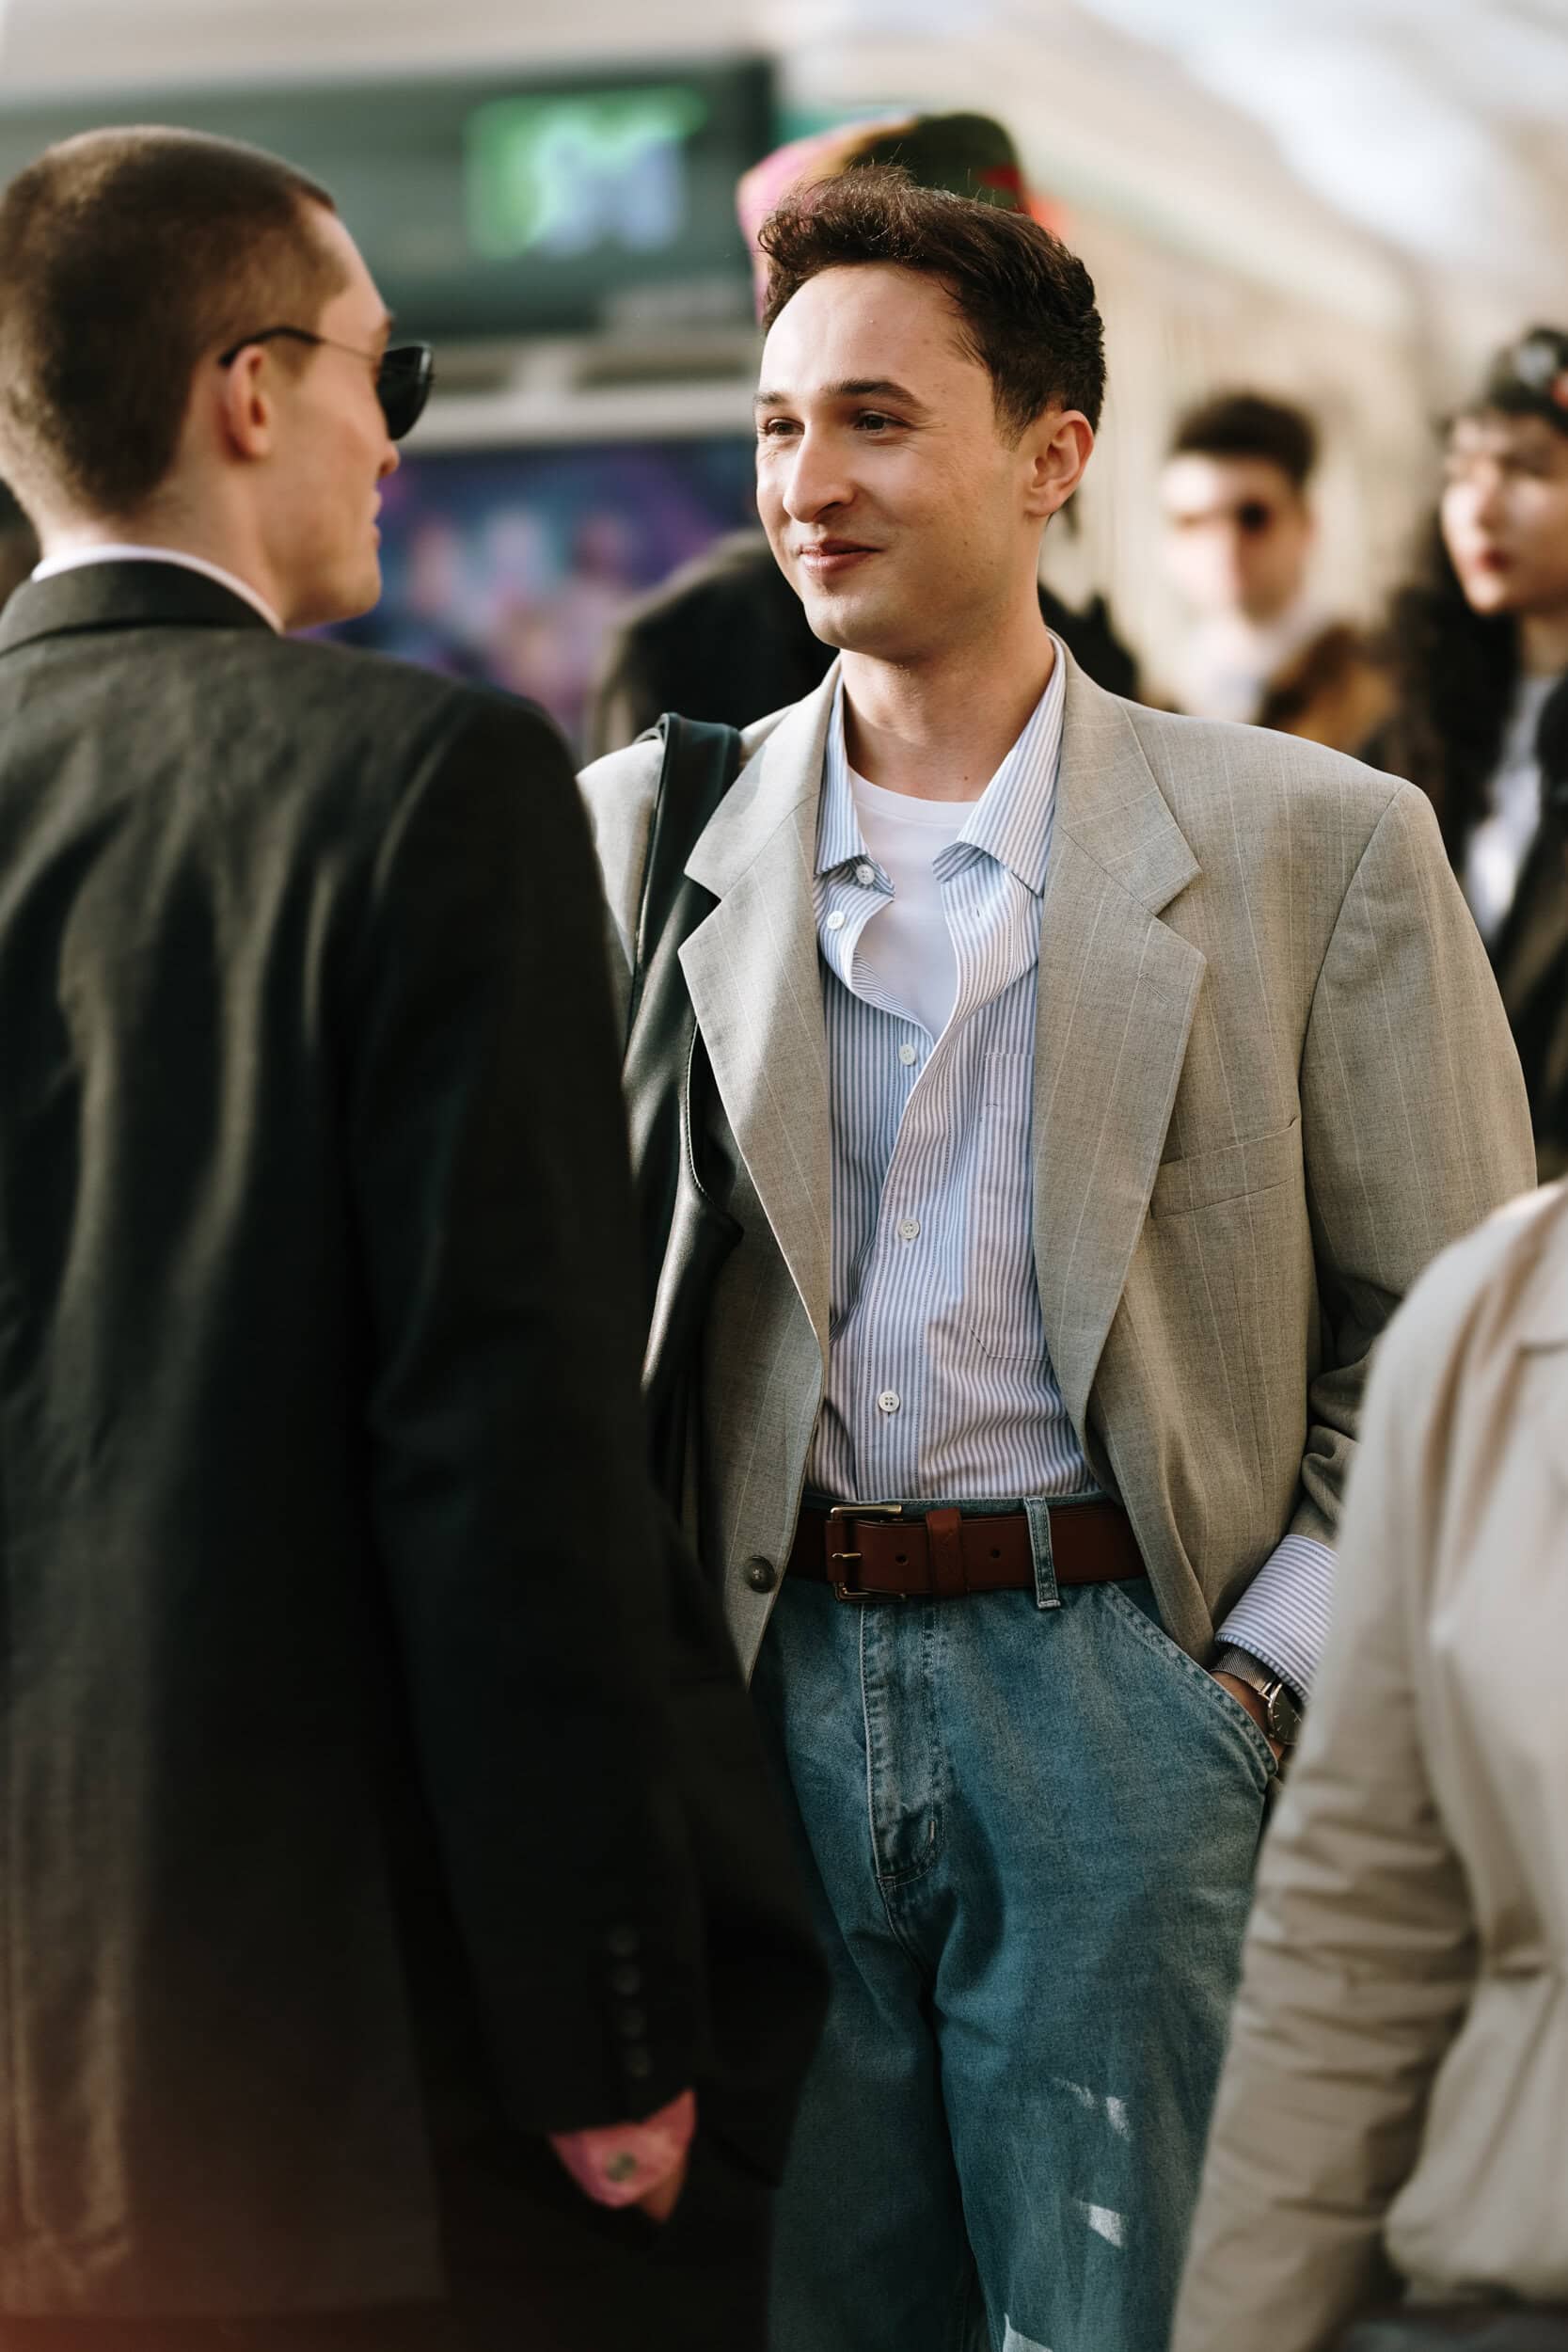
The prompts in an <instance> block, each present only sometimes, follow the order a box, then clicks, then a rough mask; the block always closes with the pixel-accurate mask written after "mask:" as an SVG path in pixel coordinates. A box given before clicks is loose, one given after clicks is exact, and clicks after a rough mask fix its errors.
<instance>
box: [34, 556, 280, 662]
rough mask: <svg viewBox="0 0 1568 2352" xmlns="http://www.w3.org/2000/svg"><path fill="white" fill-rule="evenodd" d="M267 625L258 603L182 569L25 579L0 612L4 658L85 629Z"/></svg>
mask: <svg viewBox="0 0 1568 2352" xmlns="http://www.w3.org/2000/svg"><path fill="white" fill-rule="evenodd" d="M160 625H164V626H170V627H174V628H260V629H265V628H267V623H266V622H265V621H264V620H263V619H262V617H261V613H260V612H257V610H256V608H255V606H254V605H250V604H247V603H246V602H245V598H244V597H243V596H235V595H234V594H233V593H232V591H231V590H230V589H228V588H225V587H223V586H222V585H221V583H220V582H219V581H217V580H209V579H208V578H207V576H206V575H205V573H202V572H193V571H192V570H191V569H190V567H189V566H188V565H187V564H149V563H140V562H137V563H126V564H116V563H105V564H77V565H75V566H73V568H72V569H71V570H70V571H66V572H55V573H54V574H52V575H51V577H50V578H49V579H47V580H24V583H23V585H22V586H21V587H20V588H19V589H18V590H17V591H16V594H15V595H14V596H12V597H11V599H10V602H9V603H8V605H7V607H6V609H5V611H4V612H0V654H7V653H10V652H11V651H12V650H13V649H14V648H15V647H16V646H18V645H25V644H33V643H34V642H35V641H36V640H37V639H39V638H40V637H58V636H62V635H65V634H68V633H70V632H71V631H74V630H80V629H99V628H104V629H107V628H148V627H158V626H160Z"/></svg>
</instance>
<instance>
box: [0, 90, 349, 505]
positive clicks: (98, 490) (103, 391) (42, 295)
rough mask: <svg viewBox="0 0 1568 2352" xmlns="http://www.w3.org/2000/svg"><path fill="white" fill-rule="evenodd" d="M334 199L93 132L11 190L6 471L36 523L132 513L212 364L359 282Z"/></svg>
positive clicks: (4, 352) (188, 152) (3, 426)
mask: <svg viewBox="0 0 1568 2352" xmlns="http://www.w3.org/2000/svg"><path fill="white" fill-rule="evenodd" d="M312 207H320V208H322V209H324V210H325V211H331V210H332V209H333V208H332V201H331V199H330V198H329V197H328V196H327V195H326V193H325V190H324V189H322V188H319V187H317V186H316V184H315V183H313V182H312V181H309V180H308V179H306V178H305V177H304V176H303V175H302V174H301V173H299V172H296V171H294V170H293V168H292V167H290V166H289V165H287V164H284V163H281V162H279V161H278V160H277V158H276V157H274V156H271V155H266V154H263V153H261V151H260V150H258V149H255V148H249V147H245V146H241V145H239V144H238V143H236V142H233V141H230V140H227V139H214V138H207V137H203V136H200V135H198V134H196V133H193V132H189V131H178V130H164V129H157V128H141V129H128V130H108V131H90V132H87V133H84V134H83V135H81V136H80V137H78V138H73V139H68V140H65V141H64V142H62V143H61V144H60V145H59V146H57V147H53V148H50V149H49V150H48V151H46V152H45V153H44V154H42V155H40V157H39V158H38V160H37V161H36V162H35V163H33V164H31V165H29V166H28V167H27V168H26V169H25V170H24V171H23V172H21V173H19V175H18V176H17V178H16V179H14V180H13V181H12V182H11V183H10V185H9V186H8V188H7V189H6V191H5V193H4V196H3V197H0V470H3V471H4V473H5V475H6V478H7V479H8V481H9V482H10V484H11V485H12V487H13V488H14V489H15V491H16V493H17V496H18V498H19V499H20V500H21V501H22V503H23V505H24V507H25V508H26V509H27V510H28V512H29V513H30V514H31V515H32V516H33V517H34V519H35V520H38V519H40V517H49V518H59V517H65V516H90V517H96V518H113V517H125V516H133V515H135V514H136V513H138V512H140V511H142V510H143V509H145V508H146V506H147V505H148V503H149V501H150V500H151V499H152V498H153V497H154V496H155V494H156V493H157V491H158V490H159V488H160V487H161V485H163V484H164V482H165V481H166V477H167V476H168V473H169V470H170V469H171V467H172V466H173V464H174V461H175V457H176V453H177V451H178V447H179V441H180V435H181V430H182V424H183V422H184V418H185V411H186V407H187V404H188V400H189V394H190V387H191V382H192V379H193V376H194V374H195V372H196V370H197V368H198V366H199V364H200V363H201V361H202V360H203V359H204V358H207V357H209V356H212V357H214V358H215V357H216V355H217V354H218V353H220V352H221V351H222V350H224V349H225V348H226V346H228V345H230V344H231V343H233V342H237V341H238V340H239V339H240V338H241V337H243V336H245V335H250V334H254V333H256V332H257V330H258V329H259V328H260V327H261V326H268V325H271V324H273V323H274V322H275V321H278V322H281V321H285V320H287V321H290V322H293V323H295V324H297V325H299V326H305V327H313V326H314V325H315V323H316V320H317V319H318V317H319V316H320V313H321V310H322V309H323V307H324V305H325V303H326V302H327V301H328V300H329V299H330V298H331V296H332V295H333V294H335V293H336V292H337V291H338V290H339V288H340V287H341V284H342V282H343V279H342V270H341V263H340V262H339V261H338V260H337V258H336V256H335V255H333V254H332V253H330V252H329V251H328V250H327V248H326V246H325V245H324V244H323V242H322V241H321V239H320V238H319V237H318V236H317V234H316V233H315V230H314V226H313V223H312V218H311V210H312Z"/></svg>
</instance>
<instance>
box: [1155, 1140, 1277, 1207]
mask: <svg viewBox="0 0 1568 2352" xmlns="http://www.w3.org/2000/svg"><path fill="white" fill-rule="evenodd" d="M1301 1169H1302V1160H1301V1120H1300V1118H1299V1117H1297V1118H1295V1119H1292V1120H1291V1123H1290V1125H1289V1126H1288V1127H1278V1128H1276V1129H1275V1132H1274V1134H1273V1135H1268V1136H1247V1137H1246V1138H1244V1139H1243V1141H1241V1142H1238V1143H1222V1144H1218V1145H1216V1146H1215V1148H1214V1149H1213V1150H1212V1152H1190V1153H1189V1154H1188V1156H1187V1157H1186V1158H1185V1159H1183V1160H1165V1161H1164V1162H1162V1164H1161V1167H1160V1168H1159V1171H1158V1173H1157V1174H1156V1176H1155V1179H1154V1190H1153V1191H1152V1193H1151V1194H1150V1195H1149V1202H1148V1206H1149V1214H1150V1215H1151V1216H1156V1217H1171V1216H1190V1215H1191V1214H1192V1212H1193V1211H1194V1210H1195V1209H1213V1208H1218V1207H1220V1206H1221V1205H1222V1204H1223V1203H1224V1202H1225V1201H1227V1200H1245V1199H1247V1198H1248V1197H1249V1196H1250V1195H1251V1194H1253V1193H1258V1192H1269V1191H1272V1190H1273V1189H1274V1187H1275V1185H1278V1184H1295V1183H1299V1181H1300V1178H1301Z"/></svg>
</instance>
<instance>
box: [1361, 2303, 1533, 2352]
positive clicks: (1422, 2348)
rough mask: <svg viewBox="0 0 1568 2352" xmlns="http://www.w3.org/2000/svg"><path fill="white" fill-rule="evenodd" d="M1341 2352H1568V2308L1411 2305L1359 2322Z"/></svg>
mask: <svg viewBox="0 0 1568 2352" xmlns="http://www.w3.org/2000/svg"><path fill="white" fill-rule="evenodd" d="M1338 2352H1568V2309H1564V2308H1562V2307H1561V2306H1560V2305H1554V2306H1553V2308H1552V2309H1551V2310H1549V2311H1548V2310H1545V2309H1542V2308H1535V2309H1532V2308H1531V2307H1530V2306H1529V2305H1528V2304H1525V2303H1513V2304H1497V2303H1462V2304H1454V2305H1440V2304H1430V2305H1425V2306H1423V2305H1421V2304H1418V2303H1414V2304H1407V2305H1405V2306H1404V2307H1403V2308H1402V2310H1399V2311H1394V2312H1383V2313H1376V2312H1374V2313H1371V2314H1370V2315H1369V2316H1368V2317H1367V2318H1365V2319H1358V2320H1357V2321H1356V2322H1355V2324H1354V2327H1353V2328H1351V2329H1350V2331H1349V2332H1348V2334H1346V2335H1344V2336H1342V2337H1341V2338H1340V2341H1339V2344H1338Z"/></svg>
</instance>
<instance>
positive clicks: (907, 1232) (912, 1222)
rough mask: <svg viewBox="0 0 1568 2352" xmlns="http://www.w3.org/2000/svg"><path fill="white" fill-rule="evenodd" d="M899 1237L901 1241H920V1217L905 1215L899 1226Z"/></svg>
mask: <svg viewBox="0 0 1568 2352" xmlns="http://www.w3.org/2000/svg"><path fill="white" fill-rule="evenodd" d="M898 1238H899V1240H900V1241H918V1240H919V1239H920V1219H919V1218H918V1217H917V1216H907V1217H905V1218H904V1220H903V1222H902V1223H901V1224H900V1226H899V1228H898Z"/></svg>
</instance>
